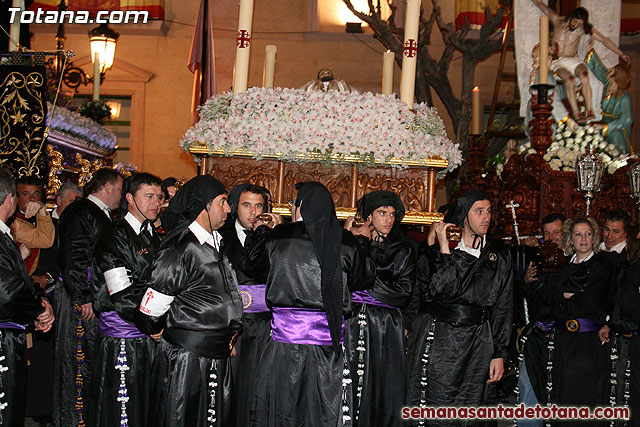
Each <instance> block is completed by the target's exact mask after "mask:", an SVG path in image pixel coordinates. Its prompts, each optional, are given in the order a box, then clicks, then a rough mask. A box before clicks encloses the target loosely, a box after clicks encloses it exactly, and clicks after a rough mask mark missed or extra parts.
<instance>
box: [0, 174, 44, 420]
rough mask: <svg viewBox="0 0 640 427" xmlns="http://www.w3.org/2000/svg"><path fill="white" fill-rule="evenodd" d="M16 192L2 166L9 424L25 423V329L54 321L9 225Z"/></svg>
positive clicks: (0, 369) (2, 302) (2, 350)
mask: <svg viewBox="0 0 640 427" xmlns="http://www.w3.org/2000/svg"><path fill="white" fill-rule="evenodd" d="M15 193H16V187H15V182H14V180H13V177H12V176H11V174H10V173H9V172H8V171H7V170H5V169H0V405H1V406H0V408H2V410H1V411H0V425H2V426H6V427H12V426H22V425H23V424H24V411H25V403H26V400H25V399H26V390H25V387H26V382H25V377H26V375H27V372H26V371H27V346H26V338H25V333H24V331H25V329H26V327H27V326H28V325H29V324H30V323H34V325H35V328H36V330H37V331H43V332H47V331H49V330H50V329H51V325H52V324H53V320H54V318H53V310H52V308H51V305H50V304H49V302H48V301H47V299H46V298H43V297H41V296H40V295H39V294H38V291H37V290H36V288H35V287H34V285H33V282H32V281H31V279H30V278H29V275H28V273H27V271H26V269H25V266H24V263H23V262H22V258H21V256H20V252H19V251H18V248H17V247H16V245H15V243H14V241H13V238H12V236H11V230H10V229H9V227H8V226H7V224H6V221H7V220H8V219H9V218H10V217H11V216H12V215H13V214H14V212H15V209H16V196H15ZM40 294H41V292H40Z"/></svg>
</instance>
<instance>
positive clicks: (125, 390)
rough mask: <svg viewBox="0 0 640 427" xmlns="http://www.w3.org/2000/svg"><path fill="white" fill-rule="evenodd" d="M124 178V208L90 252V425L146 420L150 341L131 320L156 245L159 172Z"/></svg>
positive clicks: (132, 423) (147, 276) (142, 289)
mask: <svg viewBox="0 0 640 427" xmlns="http://www.w3.org/2000/svg"><path fill="white" fill-rule="evenodd" d="M126 181H128V185H127V188H128V189H127V190H126V192H125V194H123V198H124V199H125V200H126V202H127V213H126V215H125V216H124V218H122V219H121V220H120V221H118V222H117V223H116V224H115V225H114V227H113V233H110V234H108V235H105V236H104V237H103V238H102V240H100V242H98V245H97V246H96V250H95V253H94V264H95V270H94V272H95V273H94V278H93V280H92V286H91V291H92V296H93V308H94V309H95V310H96V312H97V313H99V317H100V326H99V335H98V339H97V342H96V360H95V364H94V371H93V375H92V388H93V390H92V395H93V402H94V404H93V405H92V407H91V408H90V412H91V414H90V420H91V421H89V422H88V423H87V424H88V425H91V426H94V427H100V426H118V425H123V424H124V423H125V421H126V422H127V423H129V424H130V425H132V426H146V425H147V417H148V406H149V391H150V390H149V389H150V384H151V372H150V371H151V361H152V356H153V349H154V347H155V343H154V341H153V339H152V338H150V337H149V336H148V335H146V334H143V333H141V332H140V331H139V330H138V329H137V328H136V327H135V326H134V325H133V322H134V314H135V312H136V311H137V310H138V306H139V304H140V300H141V299H142V295H143V294H144V291H145V290H146V288H147V283H148V281H149V279H150V278H151V267H152V264H153V260H154V258H155V256H156V254H157V251H158V248H159V247H160V238H159V237H158V236H157V235H156V233H155V230H154V228H153V226H152V224H153V222H154V221H155V220H156V218H157V216H158V214H159V210H160V202H161V199H162V188H161V181H160V178H158V177H156V176H153V175H151V174H148V173H136V174H134V175H133V176H131V177H129V178H127V180H126ZM123 397H126V398H128V400H124V399H123Z"/></svg>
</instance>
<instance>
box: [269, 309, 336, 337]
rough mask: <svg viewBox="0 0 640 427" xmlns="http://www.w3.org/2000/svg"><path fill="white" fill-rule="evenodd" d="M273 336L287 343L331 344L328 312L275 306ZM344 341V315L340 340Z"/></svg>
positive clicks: (272, 326) (272, 320)
mask: <svg viewBox="0 0 640 427" xmlns="http://www.w3.org/2000/svg"><path fill="white" fill-rule="evenodd" d="M271 338H272V339H273V340H274V341H278V342H283V343H287V344H311V345H331V344H332V341H331V332H330V331H329V321H328V320H327V314H326V313H325V312H324V311H320V310H308V309H305V308H290V307H273V319H271ZM343 341H344V317H343V318H342V331H341V337H340V342H343Z"/></svg>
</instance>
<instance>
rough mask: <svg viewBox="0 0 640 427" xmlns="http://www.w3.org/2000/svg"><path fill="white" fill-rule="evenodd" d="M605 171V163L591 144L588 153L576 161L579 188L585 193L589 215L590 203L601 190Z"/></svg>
mask: <svg viewBox="0 0 640 427" xmlns="http://www.w3.org/2000/svg"><path fill="white" fill-rule="evenodd" d="M603 171H604V163H603V162H602V160H600V157H598V155H597V154H596V153H595V151H594V147H593V146H592V145H589V146H588V147H587V151H586V153H584V154H583V155H582V156H581V157H579V158H578V160H577V161H576V175H577V177H578V190H580V191H582V192H583V193H584V199H585V201H586V204H587V216H589V205H590V204H591V200H593V198H594V197H595V193H597V192H598V191H600V180H601V179H602V172H603Z"/></svg>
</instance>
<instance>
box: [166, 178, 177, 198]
mask: <svg viewBox="0 0 640 427" xmlns="http://www.w3.org/2000/svg"><path fill="white" fill-rule="evenodd" d="M177 182H178V180H177V179H175V178H174V177H172V176H171V177H169V178H165V179H164V180H163V181H162V189H163V190H165V191H166V195H167V200H166V201H167V202H169V201H170V200H171V199H172V198H173V196H174V195H175V194H176V191H177V190H176V183H177Z"/></svg>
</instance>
